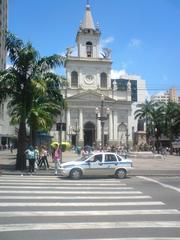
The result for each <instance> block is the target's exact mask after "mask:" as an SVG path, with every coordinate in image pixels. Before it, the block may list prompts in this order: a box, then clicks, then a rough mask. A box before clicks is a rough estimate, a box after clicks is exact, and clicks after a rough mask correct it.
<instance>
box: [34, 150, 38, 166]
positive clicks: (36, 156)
mask: <svg viewBox="0 0 180 240" xmlns="http://www.w3.org/2000/svg"><path fill="white" fill-rule="evenodd" d="M34 151H35V163H34V169H35V171H37V170H38V168H39V167H38V164H39V148H38V146H35V149H34Z"/></svg>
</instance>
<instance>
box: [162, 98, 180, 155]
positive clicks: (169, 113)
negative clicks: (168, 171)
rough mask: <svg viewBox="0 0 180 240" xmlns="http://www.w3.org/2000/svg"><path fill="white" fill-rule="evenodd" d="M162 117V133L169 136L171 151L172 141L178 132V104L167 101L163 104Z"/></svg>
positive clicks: (179, 130) (179, 113) (179, 118)
mask: <svg viewBox="0 0 180 240" xmlns="http://www.w3.org/2000/svg"><path fill="white" fill-rule="evenodd" d="M164 119H165V128H164V134H165V135H166V136H167V137H168V138H169V140H170V142H171V153H172V142H173V141H174V140H175V139H176V138H178V137H179V134H180V104H178V103H176V102H172V101H169V102H168V103H167V104H166V105H165V106H164Z"/></svg>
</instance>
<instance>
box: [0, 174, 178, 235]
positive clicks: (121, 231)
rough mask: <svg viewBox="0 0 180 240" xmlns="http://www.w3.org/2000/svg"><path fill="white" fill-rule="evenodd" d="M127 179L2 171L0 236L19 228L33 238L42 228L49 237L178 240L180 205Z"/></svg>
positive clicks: (0, 183) (18, 230)
mask: <svg viewBox="0 0 180 240" xmlns="http://www.w3.org/2000/svg"><path fill="white" fill-rule="evenodd" d="M128 185H129V184H128V182H127V181H125V180H118V179H82V180H79V181H72V180H68V179H60V178H58V177H56V176H13V175H10V176H6V175H4V176H1V177H0V239H16V238H15V237H16V236H17V239H18V238H19V237H20V235H21V234H23V233H26V234H25V236H26V238H25V239H26V240H27V239H32V238H33V237H32V236H34V239H36V237H37V236H36V234H40V233H42V232H46V234H45V235H46V239H51V240H52V239H69V240H70V239H71V240H74V239H81V240H82V239H83V240H94V239H99V240H110V239H111V240H117V239H119V240H121V239H123V240H177V239H179V240H180V237H179V238H178V236H180V211H179V210H178V209H171V208H168V207H167V206H166V204H165V203H164V202H162V201H158V200H153V198H152V197H151V196H150V195H145V194H143V192H141V191H139V189H135V188H133V187H132V186H128ZM177 219H178V220H177ZM14 232H15V233H16V234H15V235H14V234H13V233H14ZM18 234H20V235H18ZM178 234H179V235H178ZM38 236H39V235H38ZM48 236H49V237H48ZM57 236H59V237H58V238H57ZM11 237H12V238H11Z"/></svg>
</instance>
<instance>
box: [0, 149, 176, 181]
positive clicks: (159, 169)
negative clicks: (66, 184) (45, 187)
mask: <svg viewBox="0 0 180 240" xmlns="http://www.w3.org/2000/svg"><path fill="white" fill-rule="evenodd" d="M15 158H16V151H14V152H13V153H11V152H10V151H9V150H4V151H0V172H1V174H21V172H20V171H16V170H15V161H16V160H15ZM77 158H78V155H77V154H76V153H74V152H73V151H66V152H63V162H67V161H72V160H75V159H77ZM131 159H132V160H133V170H132V171H131V173H130V175H137V176H138V175H165V176H169V175H170V176H171V175H178V176H180V156H175V155H166V156H162V155H158V156H157V155H153V154H152V155H151V156H150V157H146V158H145V157H144V158H143V157H142V156H139V157H135V156H133V157H131ZM48 162H49V165H50V168H49V169H47V170H45V169H43V168H42V169H40V170H38V171H37V173H36V174H37V175H53V174H54V163H53V161H52V158H51V156H49V157H48ZM23 173H24V174H26V173H27V171H24V172H23Z"/></svg>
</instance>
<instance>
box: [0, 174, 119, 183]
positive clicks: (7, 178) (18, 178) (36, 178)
mask: <svg viewBox="0 0 180 240" xmlns="http://www.w3.org/2000/svg"><path fill="white" fill-rule="evenodd" d="M22 179H23V181H32V182H39V181H48V182H53V181H55V182H59V183H73V184H76V183H78V184H79V183H80V184H81V183H90V184H91V183H92V184H93V183H102V184H104V183H116V184H118V183H120V182H121V181H123V180H119V179H112V178H106V179H80V180H78V181H76V180H71V179H64V178H59V177H55V176H35V175H33V176H22V177H21V176H12V175H11V176H7V175H6V176H5V175H3V176H2V175H1V176H0V180H4V181H21V182H22Z"/></svg>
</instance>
